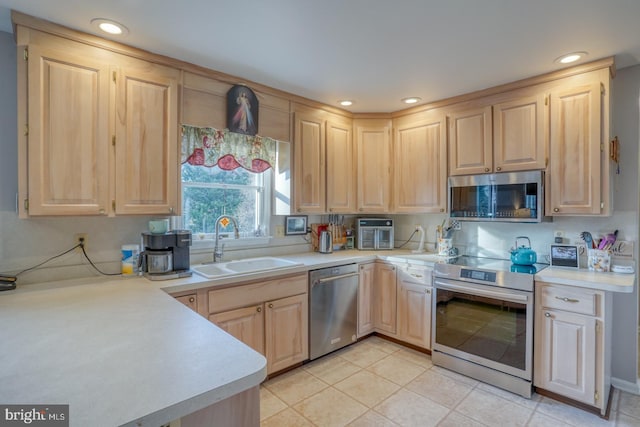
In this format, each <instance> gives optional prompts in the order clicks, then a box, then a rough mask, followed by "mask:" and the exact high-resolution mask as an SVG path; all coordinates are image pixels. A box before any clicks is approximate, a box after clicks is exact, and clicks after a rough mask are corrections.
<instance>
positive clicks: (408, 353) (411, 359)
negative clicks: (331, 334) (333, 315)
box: [260, 337, 640, 427]
mask: <svg viewBox="0 0 640 427" xmlns="http://www.w3.org/2000/svg"><path fill="white" fill-rule="evenodd" d="M260 419H261V426H264V427H270V426H277V427H287V426H295V427H303V426H321V427H329V426H362V427H386V426H398V425H399V426H421V427H427V426H447V427H448V426H450V427H464V426H470V427H473V426H491V427H495V426H539V427H543V426H544V427H550V426H554V427H555V426H558V427H568V426H572V427H584V426H619V427H631V426H635V427H638V426H640V396H635V395H632V394H629V393H626V392H621V391H619V390H615V391H614V395H613V402H612V412H611V417H610V420H609V421H607V420H603V419H602V418H600V417H598V416H596V415H593V414H590V413H588V412H585V411H582V410H580V409H576V408H573V407H571V406H568V405H565V404H562V403H559V402H557V401H555V400H552V399H549V398H546V397H543V396H540V395H538V394H534V396H533V398H532V399H530V400H529V399H524V398H522V397H520V396H517V395H515V394H512V393H509V392H506V391H503V390H501V389H498V388H495V387H492V386H490V385H487V384H484V383H481V382H478V381H476V380H473V379H471V378H468V377H465V376H462V375H459V374H456V373H454V372H451V371H448V370H446V369H443V368H440V367H437V366H433V365H432V363H431V357H430V356H428V355H425V354H422V353H419V352H416V351H413V350H410V349H408V348H406V347H403V346H400V345H397V344H395V343H392V342H389V341H387V340H384V339H382V338H379V337H371V338H367V339H366V340H364V341H361V342H359V343H357V344H354V345H352V346H350V347H347V348H345V349H342V350H340V351H338V352H336V353H333V354H331V355H328V356H325V357H323V358H321V359H318V360H315V361H313V362H311V363H308V364H306V365H304V366H302V367H300V368H297V369H295V370H293V371H291V372H287V373H286V374H283V375H280V376H278V377H276V378H273V379H271V380H269V381H266V382H265V383H264V384H263V385H262V386H261V388H260Z"/></svg>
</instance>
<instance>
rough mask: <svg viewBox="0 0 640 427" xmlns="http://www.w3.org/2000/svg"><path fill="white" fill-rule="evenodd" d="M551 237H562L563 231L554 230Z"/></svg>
mask: <svg viewBox="0 0 640 427" xmlns="http://www.w3.org/2000/svg"><path fill="white" fill-rule="evenodd" d="M553 237H564V231H562V230H556V231H554V232H553Z"/></svg>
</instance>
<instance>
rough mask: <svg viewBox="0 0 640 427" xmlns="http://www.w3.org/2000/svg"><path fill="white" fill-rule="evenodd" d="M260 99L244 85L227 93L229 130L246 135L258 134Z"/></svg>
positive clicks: (234, 87) (236, 86)
mask: <svg viewBox="0 0 640 427" xmlns="http://www.w3.org/2000/svg"><path fill="white" fill-rule="evenodd" d="M258 108H259V107H258V98H257V97H256V94H255V93H253V91H252V90H251V89H249V88H248V87H247V86H244V85H235V86H233V87H232V88H231V89H229V91H228V92H227V128H228V129H229V130H230V131H231V132H236V133H243V134H245V135H256V134H257V133H258Z"/></svg>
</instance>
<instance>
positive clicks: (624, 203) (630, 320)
mask: <svg viewBox="0 0 640 427" xmlns="http://www.w3.org/2000/svg"><path fill="white" fill-rule="evenodd" d="M612 93H613V101H612V106H611V109H612V110H611V111H612V136H615V135H618V137H619V139H620V143H621V161H620V169H619V172H617V171H616V172H615V173H614V182H613V191H614V194H613V198H614V214H613V215H612V216H611V217H605V218H600V217H571V218H556V219H554V221H553V222H550V223H541V224H510V223H474V222H465V223H462V230H460V231H458V232H455V233H454V244H455V246H457V247H459V248H460V249H461V250H462V251H463V252H466V253H469V254H478V255H480V256H488V257H498V258H508V257H509V249H510V248H511V247H512V246H513V245H514V243H515V238H516V237H517V236H529V237H530V238H531V245H532V247H533V249H534V250H535V251H536V252H537V253H538V256H539V257H540V256H541V255H543V256H542V257H541V258H540V259H541V261H543V262H544V254H547V253H548V251H549V250H548V245H549V244H550V243H552V242H553V237H554V231H556V230H562V231H564V232H565V235H566V236H567V237H568V238H570V240H571V242H574V241H578V240H579V237H578V234H579V233H580V232H581V231H590V232H591V233H592V234H593V235H594V236H601V235H603V234H604V233H610V232H612V231H613V230H615V229H618V230H619V235H618V237H619V238H620V239H624V240H629V241H634V242H636V243H635V247H634V249H635V259H636V260H637V259H638V244H637V242H638V188H640V184H639V182H638V166H639V164H640V163H639V162H640V160H639V153H638V151H639V150H638V146H639V144H640V136H639V127H638V126H639V118H640V107H639V103H640V66H635V67H630V68H626V69H622V70H618V72H617V75H616V77H615V79H614V80H613V81H612ZM394 218H395V219H396V244H400V243H402V242H404V241H405V240H406V239H408V238H409V236H410V235H411V233H412V232H413V230H414V227H415V225H416V224H419V225H422V226H423V227H424V228H425V230H426V233H427V239H426V241H427V248H428V249H431V250H432V249H433V243H434V241H435V235H436V234H435V233H436V227H437V226H438V225H439V224H441V223H442V221H443V220H444V219H445V218H446V216H445V215H402V216H401V215H397V216H395V217H394ZM417 241H418V236H417V235H416V236H414V237H413V238H412V241H411V242H410V243H409V244H407V246H406V247H407V248H408V249H415V248H416V247H417ZM613 311H614V313H613V324H614V327H613V348H614V351H613V361H612V369H613V372H612V375H613V377H615V378H617V379H619V380H622V381H624V382H626V383H628V384H625V385H626V386H631V385H634V386H635V384H636V378H637V375H638V372H637V363H636V361H637V357H638V354H637V352H638V351H637V348H638V333H637V332H638V287H637V286H636V287H635V289H634V292H633V294H632V295H629V294H614V299H613Z"/></svg>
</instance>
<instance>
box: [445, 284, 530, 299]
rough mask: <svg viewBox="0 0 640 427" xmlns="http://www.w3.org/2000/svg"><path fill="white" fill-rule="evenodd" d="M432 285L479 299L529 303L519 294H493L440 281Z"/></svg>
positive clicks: (524, 296)
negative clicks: (478, 297)
mask: <svg viewBox="0 0 640 427" xmlns="http://www.w3.org/2000/svg"><path fill="white" fill-rule="evenodd" d="M433 284H434V285H435V287H436V288H437V289H444V290H447V289H448V290H451V291H462V292H464V293H467V294H473V295H478V296H481V297H489V298H499V299H503V300H507V301H513V302H528V301H529V296H528V295H519V294H512V293H506V292H494V291H489V290H485V289H478V288H469V287H467V286H460V285H454V284H453V283H445V282H443V281H441V280H437V279H436V280H435V281H434V282H433Z"/></svg>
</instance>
